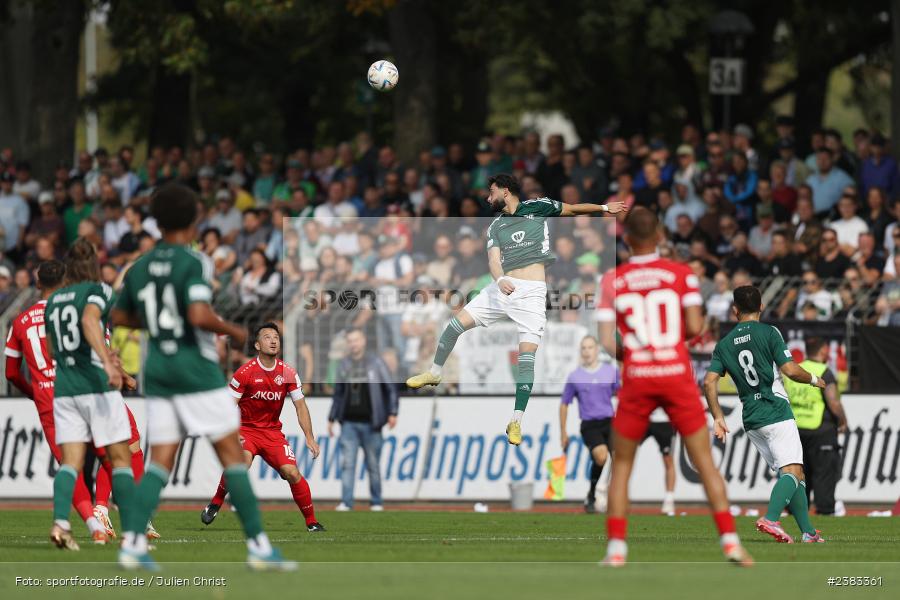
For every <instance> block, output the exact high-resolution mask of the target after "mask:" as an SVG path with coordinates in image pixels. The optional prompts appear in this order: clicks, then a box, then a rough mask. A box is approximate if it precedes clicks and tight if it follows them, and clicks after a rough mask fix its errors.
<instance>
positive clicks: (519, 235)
mask: <svg viewBox="0 0 900 600" xmlns="http://www.w3.org/2000/svg"><path fill="white" fill-rule="evenodd" d="M511 237H512V241H514V242H515V243H517V244H521V243H522V240H524V239H525V232H524V231H516V232H514V233H513V234H512V236H511Z"/></svg>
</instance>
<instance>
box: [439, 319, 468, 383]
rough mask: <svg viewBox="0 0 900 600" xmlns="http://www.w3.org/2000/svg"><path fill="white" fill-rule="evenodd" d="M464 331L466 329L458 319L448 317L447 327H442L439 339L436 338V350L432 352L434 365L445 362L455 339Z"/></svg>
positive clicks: (440, 364)
mask: <svg viewBox="0 0 900 600" xmlns="http://www.w3.org/2000/svg"><path fill="white" fill-rule="evenodd" d="M465 331H466V329H465V328H464V327H463V325H462V323H460V322H459V319H457V318H456V317H453V318H452V319H450V322H449V323H447V327H445V328H444V332H443V333H442V334H441V339H439V340H438V344H437V350H435V352H434V364H435V366H437V367H443V366H444V363H445V362H447V357H448V356H450V353H451V352H453V347H454V346H456V340H457V339H458V338H459V336H461V335H462V334H463V333H465ZM438 374H439V373H438Z"/></svg>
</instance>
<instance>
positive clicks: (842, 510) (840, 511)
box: [834, 500, 847, 517]
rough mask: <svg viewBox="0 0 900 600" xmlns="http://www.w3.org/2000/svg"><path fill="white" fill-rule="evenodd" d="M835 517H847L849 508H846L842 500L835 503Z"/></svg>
mask: <svg viewBox="0 0 900 600" xmlns="http://www.w3.org/2000/svg"><path fill="white" fill-rule="evenodd" d="M834 516H836V517H846V516H847V507H846V506H844V503H843V501H841V500H837V501H835V503H834Z"/></svg>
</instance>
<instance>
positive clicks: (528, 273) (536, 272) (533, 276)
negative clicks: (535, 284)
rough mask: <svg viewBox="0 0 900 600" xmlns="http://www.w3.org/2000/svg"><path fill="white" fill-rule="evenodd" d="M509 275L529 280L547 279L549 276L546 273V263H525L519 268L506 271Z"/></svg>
mask: <svg viewBox="0 0 900 600" xmlns="http://www.w3.org/2000/svg"><path fill="white" fill-rule="evenodd" d="M504 275H506V276H507V277H515V278H516V279H525V280H528V281H546V280H547V277H546V274H545V273H544V263H534V264H531V265H525V266H524V267H519V268H518V269H512V270H511V271H506V272H505V273H504Z"/></svg>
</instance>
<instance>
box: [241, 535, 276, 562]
mask: <svg viewBox="0 0 900 600" xmlns="http://www.w3.org/2000/svg"><path fill="white" fill-rule="evenodd" d="M247 549H248V550H250V551H251V552H253V553H254V554H259V555H260V556H268V555H270V554H272V544H271V543H270V542H269V536H267V535H266V532H265V531H264V532H262V533H260V534H259V535H258V536H256V537H255V538H248V539H247Z"/></svg>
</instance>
